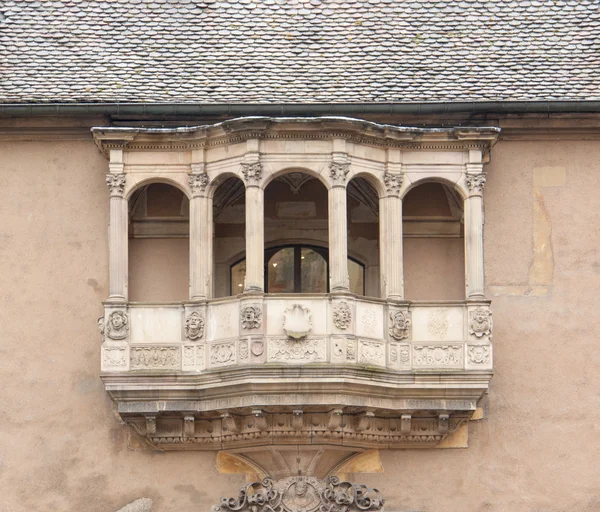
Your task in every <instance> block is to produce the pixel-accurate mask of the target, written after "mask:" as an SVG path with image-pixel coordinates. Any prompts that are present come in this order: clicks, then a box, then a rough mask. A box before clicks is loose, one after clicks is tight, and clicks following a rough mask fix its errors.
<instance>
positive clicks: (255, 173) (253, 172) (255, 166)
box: [242, 162, 263, 183]
mask: <svg viewBox="0 0 600 512" xmlns="http://www.w3.org/2000/svg"><path fill="white" fill-rule="evenodd" d="M262 171H263V165H262V163H261V162H250V163H247V162H243V163H242V174H243V175H244V178H245V179H246V182H247V183H258V182H259V181H260V178H261V176H262Z"/></svg>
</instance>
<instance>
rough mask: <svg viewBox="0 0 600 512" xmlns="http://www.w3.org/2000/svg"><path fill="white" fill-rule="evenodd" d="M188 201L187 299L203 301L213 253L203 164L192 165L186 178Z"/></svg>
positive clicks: (206, 291)
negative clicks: (188, 187) (188, 263)
mask: <svg viewBox="0 0 600 512" xmlns="http://www.w3.org/2000/svg"><path fill="white" fill-rule="evenodd" d="M189 183H190V189H191V191H192V198H191V200H190V300H192V301H202V300H206V299H207V298H208V296H209V286H210V276H211V269H212V254H211V253H210V245H211V244H210V243H209V237H210V225H209V208H210V207H211V200H210V198H208V197H207V196H206V186H207V185H208V175H207V174H206V172H205V170H204V164H192V173H191V174H190V176H189Z"/></svg>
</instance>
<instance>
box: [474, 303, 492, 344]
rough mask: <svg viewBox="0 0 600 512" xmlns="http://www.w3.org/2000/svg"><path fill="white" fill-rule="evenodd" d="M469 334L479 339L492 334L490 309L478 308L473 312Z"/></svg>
mask: <svg viewBox="0 0 600 512" xmlns="http://www.w3.org/2000/svg"><path fill="white" fill-rule="evenodd" d="M469 334H472V335H474V336H476V337H478V338H482V337H483V336H490V335H491V334H492V313H491V311H489V310H488V309H483V308H478V309H476V310H474V311H471V314H470V322H469Z"/></svg>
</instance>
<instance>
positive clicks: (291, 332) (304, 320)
mask: <svg viewBox="0 0 600 512" xmlns="http://www.w3.org/2000/svg"><path fill="white" fill-rule="evenodd" d="M311 329H312V315H311V312H310V310H309V309H308V308H306V307H304V306H303V305H302V304H292V306H291V307H289V308H288V309H286V310H285V312H284V314H283V330H284V331H285V333H286V334H287V335H288V336H289V337H290V338H294V339H300V338H304V337H305V336H306V335H307V334H308V333H309V332H310V331H311Z"/></svg>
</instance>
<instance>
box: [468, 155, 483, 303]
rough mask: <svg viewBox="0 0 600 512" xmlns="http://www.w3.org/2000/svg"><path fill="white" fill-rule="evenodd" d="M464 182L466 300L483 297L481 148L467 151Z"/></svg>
mask: <svg viewBox="0 0 600 512" xmlns="http://www.w3.org/2000/svg"><path fill="white" fill-rule="evenodd" d="M469 161H470V163H468V164H467V173H466V182H467V187H468V189H469V196H468V197H467V198H466V199H465V275H466V296H467V299H482V298H484V296H485V290H484V276H483V188H484V185H485V179H486V178H485V173H484V172H483V163H482V161H481V151H470V152H469Z"/></svg>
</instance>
